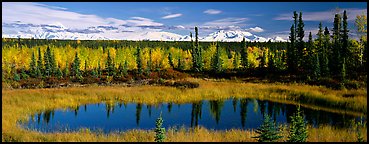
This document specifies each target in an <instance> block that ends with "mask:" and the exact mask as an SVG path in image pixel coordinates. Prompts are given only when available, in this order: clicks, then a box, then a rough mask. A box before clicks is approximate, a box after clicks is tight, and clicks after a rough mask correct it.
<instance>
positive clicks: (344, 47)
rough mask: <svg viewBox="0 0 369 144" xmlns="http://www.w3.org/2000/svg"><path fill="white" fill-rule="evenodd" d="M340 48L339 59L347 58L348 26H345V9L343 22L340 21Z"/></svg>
mask: <svg viewBox="0 0 369 144" xmlns="http://www.w3.org/2000/svg"><path fill="white" fill-rule="evenodd" d="M342 27H343V30H342V34H341V35H342V38H341V39H342V40H341V41H342V48H341V57H342V58H341V59H342V60H343V59H346V60H347V59H348V56H349V48H348V43H349V42H348V38H349V37H348V32H349V30H348V28H347V14H346V10H344V11H343V22H342Z"/></svg>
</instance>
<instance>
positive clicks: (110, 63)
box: [105, 50, 114, 76]
mask: <svg viewBox="0 0 369 144" xmlns="http://www.w3.org/2000/svg"><path fill="white" fill-rule="evenodd" d="M105 70H106V71H107V72H108V76H113V75H114V64H113V59H112V58H111V56H110V51H109V50H108V58H107V59H106V64H105Z"/></svg>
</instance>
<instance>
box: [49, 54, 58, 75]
mask: <svg viewBox="0 0 369 144" xmlns="http://www.w3.org/2000/svg"><path fill="white" fill-rule="evenodd" d="M49 59H50V68H51V75H56V73H57V71H58V66H57V65H56V60H55V54H54V52H50V57H49Z"/></svg>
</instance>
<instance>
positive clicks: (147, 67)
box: [146, 48, 152, 75]
mask: <svg viewBox="0 0 369 144" xmlns="http://www.w3.org/2000/svg"><path fill="white" fill-rule="evenodd" d="M151 70H152V49H151V48H150V50H149V60H148V61H147V65H146V74H147V75H150V73H151Z"/></svg>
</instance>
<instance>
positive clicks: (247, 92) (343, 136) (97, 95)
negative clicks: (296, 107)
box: [2, 78, 367, 141]
mask: <svg viewBox="0 0 369 144" xmlns="http://www.w3.org/2000/svg"><path fill="white" fill-rule="evenodd" d="M188 80H190V81H196V82H199V83H200V87H199V88H196V89H184V90H183V89H177V88H173V87H163V86H149V85H144V86H137V87H123V86H118V85H116V86H109V87H101V86H96V85H90V86H88V87H70V88H54V89H17V90H4V89H3V90H2V110H3V112H2V141H153V136H154V133H153V131H145V130H130V131H127V132H124V133H111V134H108V135H104V134H96V133H91V132H88V131H87V132H86V131H81V132H68V133H46V134H44V133H40V132H36V131H29V130H25V129H23V128H21V127H20V126H18V125H17V121H19V120H20V121H27V120H28V116H29V115H30V114H32V113H35V112H41V111H44V110H48V109H57V108H73V107H77V106H79V105H82V104H87V103H98V102H102V101H103V102H114V101H123V102H137V103H147V104H157V103H162V102H174V103H187V102H195V101H199V100H203V99H207V100H214V99H225V98H230V97H238V98H256V99H262V100H270V101H276V102H282V103H291V104H299V103H301V105H302V106H304V107H310V108H314V109H324V110H327V111H333V112H340V113H350V114H353V115H365V116H366V109H367V102H366V101H367V100H366V99H367V97H366V93H367V90H366V89H359V90H331V89H327V88H325V87H318V86H308V85H298V84H288V85H286V84H276V83H274V84H260V83H259V84H258V83H242V82H236V81H227V80H223V81H215V80H207V81H205V80H201V79H193V78H190V79H188ZM347 94H350V95H353V96H354V97H347V98H346V97H344V95H347ZM285 131H286V130H285ZM362 131H363V135H364V137H365V140H366V129H363V130H362ZM322 133H327V134H329V136H322V135H321V134H322ZM254 134H255V133H254V131H252V130H251V131H244V130H236V129H233V130H228V131H212V130H207V129H205V128H199V129H196V130H195V131H188V130H186V129H180V130H169V131H168V132H167V141H255V139H252V138H251V136H252V135H254ZM337 136H339V137H337ZM308 141H356V135H355V133H354V132H352V130H349V129H336V128H334V127H331V126H322V127H319V128H311V129H310V131H309V138H308Z"/></svg>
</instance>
